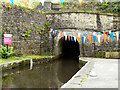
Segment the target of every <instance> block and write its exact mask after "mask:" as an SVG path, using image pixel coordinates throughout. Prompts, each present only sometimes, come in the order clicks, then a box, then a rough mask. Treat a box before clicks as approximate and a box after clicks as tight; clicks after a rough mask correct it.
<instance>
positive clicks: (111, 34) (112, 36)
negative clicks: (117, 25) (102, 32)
mask: <svg viewBox="0 0 120 90" xmlns="http://www.w3.org/2000/svg"><path fill="white" fill-rule="evenodd" d="M110 37H111V38H112V40H113V41H115V40H114V35H113V33H110Z"/></svg>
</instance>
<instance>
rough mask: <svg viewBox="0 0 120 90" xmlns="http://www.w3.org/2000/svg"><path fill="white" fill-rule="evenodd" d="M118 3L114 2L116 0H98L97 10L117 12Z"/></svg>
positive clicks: (119, 6) (119, 5)
mask: <svg viewBox="0 0 120 90" xmlns="http://www.w3.org/2000/svg"><path fill="white" fill-rule="evenodd" d="M119 8H120V4H118V3H116V2H112V3H110V2H108V1H106V2H103V3H100V2H98V10H101V11H103V12H108V13H118V11H119V10H120V9H119Z"/></svg>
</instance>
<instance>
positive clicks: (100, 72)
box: [60, 57, 118, 90]
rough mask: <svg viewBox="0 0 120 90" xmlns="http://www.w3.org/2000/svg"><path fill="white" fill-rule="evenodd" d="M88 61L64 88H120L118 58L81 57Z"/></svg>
mask: <svg viewBox="0 0 120 90" xmlns="http://www.w3.org/2000/svg"><path fill="white" fill-rule="evenodd" d="M79 60H83V61H88V62H87V63H86V64H85V66H83V67H82V68H81V69H80V70H79V71H78V72H77V73H76V74H75V75H74V76H73V77H72V78H71V79H70V80H69V81H68V82H67V83H65V84H64V85H63V86H62V87H61V89H60V90H62V89H63V88H118V59H99V58H83V57H82V58H79Z"/></svg>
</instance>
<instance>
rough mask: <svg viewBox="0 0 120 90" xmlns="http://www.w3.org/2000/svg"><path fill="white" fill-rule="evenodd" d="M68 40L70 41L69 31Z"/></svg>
mask: <svg viewBox="0 0 120 90" xmlns="http://www.w3.org/2000/svg"><path fill="white" fill-rule="evenodd" d="M68 40H69V41H70V32H69V33H68Z"/></svg>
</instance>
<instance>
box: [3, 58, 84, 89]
mask: <svg viewBox="0 0 120 90" xmlns="http://www.w3.org/2000/svg"><path fill="white" fill-rule="evenodd" d="M78 61H79V59H78V58H65V57H64V58H63V57H60V58H59V59H57V60H55V61H53V62H50V63H44V64H39V65H37V64H36V65H33V68H32V69H31V70H30V66H24V67H19V68H15V69H12V70H8V71H3V74H2V87H3V88H5V87H11V88H58V87H59V86H61V85H63V84H64V83H66V82H67V81H68V80H69V79H71V77H72V76H73V75H74V74H75V73H76V72H77V71H78V70H79V69H80V68H81V67H82V66H83V65H84V64H85V63H79V62H78Z"/></svg>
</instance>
